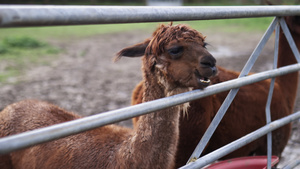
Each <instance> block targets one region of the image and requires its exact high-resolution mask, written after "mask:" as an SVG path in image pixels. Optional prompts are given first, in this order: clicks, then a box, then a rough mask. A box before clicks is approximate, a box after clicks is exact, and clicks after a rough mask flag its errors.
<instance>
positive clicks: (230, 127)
mask: <svg viewBox="0 0 300 169" xmlns="http://www.w3.org/2000/svg"><path fill="white" fill-rule="evenodd" d="M285 20H286V22H287V24H288V26H289V28H290V30H291V33H292V36H293V38H294V40H295V42H296V44H297V47H298V48H300V17H286V18H285ZM293 63H296V59H295V58H294V55H293V53H292V51H291V49H290V47H289V45H288V42H287V40H286V38H285V36H284V34H283V32H282V31H281V32H280V41H279V53H278V67H282V66H285V65H290V64H293ZM218 70H219V73H218V74H217V75H216V76H215V77H213V78H212V79H211V84H217V83H221V82H224V81H228V80H231V79H235V78H237V77H238V75H239V72H234V71H230V70H226V69H225V68H222V67H218ZM269 86H270V80H265V81H261V82H258V83H255V84H251V85H247V86H244V87H241V88H240V90H239V92H238V94H237V96H236V97H235V99H234V101H233V102H232V104H231V106H230V107H229V109H228V110H227V113H226V114H225V116H224V118H223V119H222V121H221V123H220V124H219V126H218V128H217V129H216V131H215V133H214V134H213V136H212V138H211V139H210V142H209V143H208V145H207V146H206V148H205V151H204V153H203V154H204V155H205V154H207V153H209V152H212V151H214V150H216V149H218V148H220V147H222V146H224V145H226V144H228V143H230V142H232V141H234V140H236V139H238V138H240V137H242V136H244V135H246V134H248V133H250V132H252V131H254V130H256V129H258V128H260V127H262V126H263V125H265V124H266V117H265V106H266V102H267V96H268V91H269ZM297 86H298V72H295V73H290V74H287V75H284V76H280V77H277V78H276V81H275V89H274V94H273V98H272V104H271V117H272V120H276V119H279V118H282V117H284V116H287V115H289V114H291V113H292V112H293V107H294V103H295V98H296V93H297ZM143 90H144V87H143V85H142V82H140V83H139V84H138V85H137V86H136V88H135V89H134V90H133V94H132V101H131V104H132V105H135V104H139V103H141V99H142V98H143V95H142V93H143ZM227 94H228V92H222V93H219V94H215V95H212V96H209V97H205V98H202V99H199V100H195V101H192V102H190V107H189V108H188V111H187V113H188V116H187V117H184V116H181V117H180V125H179V126H180V129H179V130H180V136H179V143H178V150H177V153H176V160H175V161H176V168H178V167H181V166H183V165H184V164H186V162H187V160H188V159H189V157H190V155H191V154H192V152H193V151H194V149H195V147H196V146H197V144H198V143H199V141H200V139H201V137H202V136H203V134H204V132H205V130H206V129H207V128H208V126H209V124H210V122H211V121H212V119H213V117H214V116H215V114H216V112H217V111H218V109H219V108H220V106H221V104H222V103H223V101H224V99H225V97H226V96H227ZM139 118H140V117H136V118H134V119H133V124H134V126H137V125H138V124H139ZM290 131H291V125H290V124H288V125H286V126H284V127H282V128H279V129H277V130H275V131H274V132H273V139H272V142H273V147H272V152H273V155H277V156H279V157H280V155H281V152H282V151H283V149H284V147H285V146H286V144H287V141H288V139H289V136H290ZM266 154H267V143H266V137H263V138H261V139H259V140H256V141H254V142H252V143H250V144H248V145H247V146H244V147H242V148H240V149H238V150H236V151H234V152H232V153H231V154H229V155H227V156H226V157H224V158H223V159H228V158H234V157H240V156H249V155H266Z"/></svg>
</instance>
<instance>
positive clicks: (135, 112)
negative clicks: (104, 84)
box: [0, 5, 300, 168]
mask: <svg viewBox="0 0 300 169" xmlns="http://www.w3.org/2000/svg"><path fill="white" fill-rule="evenodd" d="M288 15H300V6H242V7H99V6H15V5H11V6H10V5H3V6H0V26H1V27H23V26H47V25H83V24H107V23H135V22H158V21H159V22H160V21H182V20H203V19H206V20H207V19H228V18H250V17H266V16H275V19H274V20H273V22H272V23H271V25H270V26H269V28H268V29H267V31H266V33H265V34H264V36H263V37H262V39H261V41H260V42H259V44H258V45H257V47H256V49H255V50H254V51H253V53H252V55H251V56H250V58H249V60H248V62H247V63H246V65H245V67H244V68H243V70H242V72H241V74H240V76H239V78H237V79H233V80H230V81H226V82H223V83H220V84H216V85H212V86H209V87H207V88H206V89H205V90H194V91H191V92H187V93H182V94H178V95H175V96H171V97H167V98H162V99H159V100H155V101H151V102H146V103H143V104H139V105H135V106H131V107H127V108H122V109H118V110H113V111H109V112H104V113H100V114H97V115H93V116H89V117H85V118H82V119H78V120H74V121H70V122H65V123H61V124H57V125H53V126H50V127H46V128H42V129H37V130H34V131H30V132H25V133H21V134H18V135H13V136H9V137H5V138H1V139H0V154H5V153H9V152H12V151H15V150H18V149H21V148H25V147H29V146H32V145H35V144H40V143H43V142H47V141H51V140H55V139H58V138H62V137H66V136H69V135H73V134H77V133H80V132H83V131H86V130H90V129H94V128H97V127H101V126H104V125H107V124H112V123H115V122H119V121H122V120H126V119H130V118H132V117H135V116H140V115H144V114H147V113H150V112H153V111H156V110H160V109H163V108H167V107H170V106H175V105H178V104H182V103H185V102H189V101H192V100H196V99H199V98H203V97H206V96H209V95H213V94H216V93H220V92H223V91H228V90H230V92H229V94H228V96H227V98H226V99H225V101H224V103H223V104H222V106H221V108H220V110H219V111H218V113H217V115H216V116H215V118H214V119H213V121H212V123H211V125H210V126H209V128H208V130H207V131H206V133H205V134H204V136H203V137H202V139H201V141H200V143H199V145H198V146H197V148H196V149H195V151H194V153H193V154H192V156H191V159H192V158H196V159H198V158H199V156H200V155H201V152H202V151H203V149H204V147H205V146H206V144H207V142H208V141H209V139H210V137H211V136H212V134H213V132H214V130H215V129H216V127H217V126H218V124H219V122H220V121H221V119H222V117H223V116H224V114H225V112H226V110H227V108H228V107H229V105H230V104H231V102H232V100H233V99H234V97H235V95H236V94H237V92H238V90H239V87H241V86H244V85H248V84H252V83H255V82H258V81H262V80H265V79H270V78H271V79H272V81H271V87H270V92H269V98H268V102H267V106H266V112H267V114H266V116H267V119H269V114H268V113H269V112H270V111H269V105H270V100H271V97H272V92H273V91H272V88H273V86H274V78H275V77H276V76H280V75H284V74H287V73H291V72H295V71H299V70H300V55H299V51H298V49H297V47H296V45H295V43H294V41H293V38H292V36H291V34H290V32H289V30H288V27H287V25H286V23H285V21H284V19H282V18H281V16H288ZM280 27H281V28H282V30H283V31H284V33H285V35H286V37H287V39H288V42H289V44H290V46H291V48H292V51H293V53H294V55H295V57H296V59H297V62H298V64H293V65H290V66H285V67H281V68H276V65H277V64H276V61H277V52H276V51H277V48H278V40H276V44H277V45H275V52H274V53H275V54H274V58H275V59H274V60H275V62H274V66H273V67H274V69H273V70H269V71H265V72H261V73H256V74H253V75H249V76H246V75H248V73H249V72H250V70H251V68H252V66H253V64H254V63H255V61H256V59H257V57H258V56H259V54H260V52H261V51H262V49H263V47H264V45H265V44H266V42H267V41H268V39H269V38H270V36H271V34H272V33H273V31H274V30H276V39H278V37H279V28H280ZM299 118H300V111H299V112H295V113H294V114H291V115H289V116H287V117H284V118H282V119H279V120H276V121H273V122H271V121H270V120H268V122H267V124H266V125H265V126H264V127H262V128H260V129H258V130H256V131H254V132H252V133H250V134H248V135H246V136H244V137H242V138H240V139H238V140H236V141H234V142H232V143H230V144H228V145H226V146H224V147H222V148H220V149H218V150H216V151H214V152H212V153H210V154H207V155H205V156H203V157H201V158H200V159H198V160H196V161H195V162H192V163H189V164H188V165H186V166H183V167H182V168H201V167H204V166H205V165H207V164H210V163H211V162H213V161H215V160H217V159H219V158H221V157H223V156H225V155H226V154H229V153H230V152H232V151H234V150H236V149H238V148H240V147H242V146H244V145H246V144H248V143H250V142H252V141H254V140H255V139H257V138H259V137H261V136H263V135H265V134H267V133H269V132H270V131H273V130H275V129H277V128H279V127H281V126H283V125H285V124H287V123H290V122H292V121H294V120H296V119H299ZM20 140H21V141H20ZM270 142H271V135H270V134H268V150H270V149H271V148H270V145H271V143H270ZM270 159H271V152H270V151H268V168H270V165H271V163H270V162H271V160H270Z"/></svg>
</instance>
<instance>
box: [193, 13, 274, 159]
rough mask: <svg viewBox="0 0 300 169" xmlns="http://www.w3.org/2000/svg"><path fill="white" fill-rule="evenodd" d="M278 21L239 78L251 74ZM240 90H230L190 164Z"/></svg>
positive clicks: (271, 26) (200, 151) (256, 49)
mask: <svg viewBox="0 0 300 169" xmlns="http://www.w3.org/2000/svg"><path fill="white" fill-rule="evenodd" d="M277 22H278V19H277V18H275V19H274V20H273V21H272V23H271V24H270V26H269V28H268V29H267V31H266V32H265V34H264V36H263V37H262V39H261V40H260V42H259V43H258V45H257V46H256V48H255V50H254V51H253V53H252V55H251V56H250V58H249V59H248V61H247V63H246V65H245V66H244V68H243V70H242V71H241V73H240V75H239V78H241V77H244V76H246V75H248V74H249V72H250V70H251V68H252V67H253V65H254V63H255V61H256V59H257V57H258V56H259V54H260V53H261V51H262V49H263V48H264V46H265V44H266V43H267V41H268V40H269V38H270V37H271V35H272V33H273V31H274V29H275V27H276V24H277ZM238 91H239V88H236V89H232V90H230V92H229V94H228V95H227V97H226V98H225V100H224V102H223V104H222V105H221V107H220V109H219V110H218V112H217V114H216V115H215V117H214V119H213V120H212V122H211V124H210V125H209V127H208V129H207V130H206V131H205V133H204V135H203V137H202V138H201V140H200V142H199V143H198V145H197V146H196V148H195V150H194V152H193V153H192V155H191V157H190V158H189V160H188V163H189V162H192V161H194V160H195V159H197V158H199V157H200V155H201V154H202V152H203V150H204V148H205V147H206V145H207V143H208V141H209V140H210V138H211V136H212V135H213V133H214V131H215V130H216V128H217V127H218V125H219V123H220V122H221V120H222V118H223V116H224V115H225V113H226V111H227V109H228V108H229V106H230V104H231V102H232V101H233V99H234V97H235V96H236V94H237V92H238Z"/></svg>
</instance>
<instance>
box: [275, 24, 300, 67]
mask: <svg viewBox="0 0 300 169" xmlns="http://www.w3.org/2000/svg"><path fill="white" fill-rule="evenodd" d="M279 23H280V26H281V28H282V30H283V32H284V34H285V37H286V39H287V41H288V43H289V45H290V47H291V49H292V52H293V54H294V55H295V58H296V60H297V62H298V63H300V54H299V50H298V48H297V46H296V43H295V41H294V39H293V37H292V35H291V32H290V31H289V28H288V26H287V24H286V22H285V20H284V19H280V21H279Z"/></svg>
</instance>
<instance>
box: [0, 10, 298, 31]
mask: <svg viewBox="0 0 300 169" xmlns="http://www.w3.org/2000/svg"><path fill="white" fill-rule="evenodd" d="M287 15H300V6H226V7H225V6H214V7H210V6H205V7H195V6H193V7H157V6H156V7H149V6H126V7H124V6H53V5H52V6H51V5H26V6H25V5H1V6H0V27H20V26H53V25H86V24H108V23H138V22H162V21H183V20H184V21H187V20H208V19H228V18H250V17H269V16H287Z"/></svg>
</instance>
